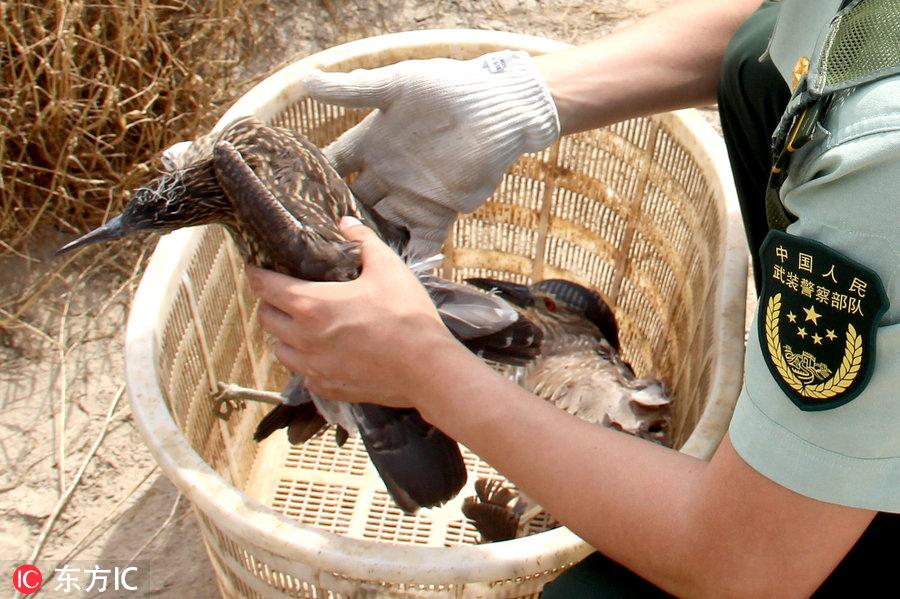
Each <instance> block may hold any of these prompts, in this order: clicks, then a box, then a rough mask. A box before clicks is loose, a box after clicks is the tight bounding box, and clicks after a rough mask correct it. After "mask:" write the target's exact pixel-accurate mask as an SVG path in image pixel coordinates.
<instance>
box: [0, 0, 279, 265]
mask: <svg viewBox="0 0 900 599" xmlns="http://www.w3.org/2000/svg"><path fill="white" fill-rule="evenodd" d="M267 6H268V2H267V0H245V1H240V0H189V1H188V0H119V1H115V0H92V1H89V2H84V1H80V0H74V1H70V0H55V1H54V0H44V1H40V0H18V1H16V0H14V1H0V12H2V20H0V72H2V80H0V246H2V248H0V253H3V252H6V253H8V252H17V251H19V250H20V249H21V247H22V246H23V242H24V240H26V239H27V238H28V236H29V235H31V233H32V231H33V230H34V228H35V227H36V226H37V225H38V224H39V223H42V222H43V223H50V224H52V225H54V226H56V227H58V228H62V229H63V230H66V231H71V232H73V233H74V232H78V231H81V232H83V231H84V230H85V229H87V228H90V227H93V226H96V225H98V224H99V223H100V222H101V221H102V220H103V219H104V218H105V216H106V215H108V214H109V213H111V212H116V211H117V210H118V209H119V208H120V207H121V204H122V203H123V202H124V200H126V199H127V196H126V191H127V190H128V189H131V188H133V187H135V186H136V185H139V184H140V183H142V182H143V180H144V179H146V178H147V176H148V174H149V173H150V172H151V171H152V170H153V169H154V166H155V165H154V163H153V160H154V159H155V157H156V156H157V155H158V153H159V151H160V150H161V149H163V148H165V147H166V146H168V145H169V144H170V143H173V142H174V141H177V140H180V139H189V138H191V137H193V136H194V135H195V134H196V133H197V132H198V131H199V130H201V129H202V128H204V127H208V126H209V125H210V124H211V122H212V121H213V119H214V118H215V116H217V115H218V113H219V112H220V111H221V107H222V106H223V105H224V104H225V103H227V102H228V101H230V100H231V99H233V98H235V97H236V96H237V95H238V94H239V93H240V92H242V91H243V90H244V89H245V87H246V86H245V85H242V82H239V81H236V78H237V76H236V75H235V73H236V72H237V69H235V65H236V64H238V63H239V62H240V60H241V59H242V58H244V57H245V56H246V55H247V54H248V53H249V52H250V51H251V50H252V49H253V44H254V40H255V39H257V37H258V36H259V34H260V33H261V25H260V23H262V22H265V20H266V19H265V18H264V17H265V15H266V14H267V10H266V8H267ZM261 17H263V18H261Z"/></svg>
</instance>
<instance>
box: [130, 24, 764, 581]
mask: <svg viewBox="0 0 900 599" xmlns="http://www.w3.org/2000/svg"><path fill="white" fill-rule="evenodd" d="M564 47H565V45H563V44H560V43H557V42H552V41H549V40H544V39H539V38H535V37H529V36H522V35H514V34H507V33H497V32H488V31H423V32H414V33H402V34H394V35H386V36H381V37H376V38H371V39H367V40H361V41H358V42H353V43H349V44H345V45H342V46H338V47H335V48H332V49H330V50H326V51H324V52H320V53H318V54H315V55H313V56H310V57H308V58H306V59H303V60H301V61H299V62H296V63H294V64H292V65H290V66H288V67H286V68H285V69H283V70H281V71H279V72H278V73H276V74H274V75H272V76H271V77H269V78H268V79H266V80H265V81H263V82H262V83H260V84H259V85H257V86H256V87H255V88H254V89H253V90H251V91H250V92H249V93H248V94H246V95H245V96H244V97H243V98H242V99H241V100H240V101H238V102H237V103H236V104H235V105H234V106H233V107H232V108H231V110H229V111H228V113H227V114H226V115H225V116H224V117H223V118H222V120H221V121H220V123H219V125H217V126H222V125H224V124H225V123H227V122H229V121H230V120H232V119H233V118H235V117H237V116H240V115H247V114H254V115H256V116H257V117H259V118H260V119H262V120H263V121H266V122H273V123H277V124H279V125H282V126H288V127H294V128H297V129H299V130H302V131H303V132H304V133H306V134H307V135H308V136H309V137H310V138H311V139H312V140H313V141H315V142H316V143H318V144H319V145H325V144H326V143H327V142H328V141H330V140H331V139H333V138H334V137H336V136H337V135H338V134H339V133H340V132H342V131H343V130H345V129H347V128H348V127H349V126H351V125H352V124H354V123H355V122H357V121H358V120H359V119H360V118H361V117H362V116H363V115H364V113H362V112H360V111H354V110H344V109H341V108H337V107H334V106H324V105H321V104H318V103H315V102H312V101H310V100H308V99H306V98H305V96H304V92H303V87H302V85H301V84H300V83H299V82H300V81H301V79H302V76H303V74H304V73H306V72H307V71H308V70H309V69H311V68H322V69H326V70H350V69H352V68H358V67H366V68H368V67H376V66H380V65H384V64H389V63H392V62H396V61H399V60H404V59H407V58H429V57H435V56H449V57H455V58H468V57H474V56H477V55H480V54H482V53H484V52H488V51H493V50H497V49H501V48H518V49H524V50H527V51H529V52H531V53H532V54H540V53H543V52H551V51H555V50H559V49H562V48H564ZM445 250H446V251H445V254H446V255H447V262H446V265H445V274H446V275H447V276H452V277H455V278H461V277H464V276H499V277H504V278H507V279H512V280H517V281H528V280H531V279H532V278H548V277H552V276H564V277H567V278H571V279H574V280H578V281H580V282H582V283H584V284H586V285H589V286H592V287H594V288H596V289H598V290H599V291H600V292H601V293H603V294H604V295H605V296H606V297H607V298H609V299H610V300H611V301H613V302H614V304H615V306H616V313H617V317H618V319H619V323H620V327H621V337H622V342H623V345H624V347H625V354H626V357H627V358H628V359H629V360H630V361H631V363H632V364H633V365H634V366H635V368H636V370H637V371H638V373H639V374H648V373H653V374H655V375H657V376H659V377H661V378H662V379H663V380H664V381H665V383H666V385H667V387H668V388H669V390H670V391H671V392H672V394H673V396H674V398H675V436H676V442H677V443H678V445H680V447H681V451H684V452H686V453H689V454H691V455H695V456H699V457H703V458H708V457H709V456H711V455H712V452H713V451H714V450H715V447H716V446H717V445H718V442H719V441H720V440H721V438H722V436H723V434H724V432H725V430H726V428H727V424H728V421H729V419H730V416H731V411H732V409H733V405H734V402H735V400H736V398H737V394H738V391H739V389H740V381H741V371H742V361H743V322H744V297H745V292H746V267H747V261H746V250H745V242H744V236H743V229H742V226H741V222H740V216H739V213H738V208H737V203H736V200H735V198H734V196H733V191H732V182H731V176H730V171H729V168H728V164H727V160H726V158H725V150H724V146H723V144H722V141H721V139H720V138H719V137H718V136H717V135H716V134H715V132H713V131H712V130H711V128H710V127H709V125H708V124H707V123H706V122H705V121H704V120H703V119H702V118H701V117H700V116H699V115H697V114H696V113H695V112H693V111H682V112H678V113H671V114H663V115H658V116H654V117H652V118H644V119H635V120H633V121H628V122H626V123H621V124H618V125H615V126H613V127H610V128H607V129H603V130H599V131H595V132H589V133H585V134H579V135H577V136H571V137H568V138H565V139H564V140H562V142H560V143H559V144H556V145H555V146H554V147H553V148H551V149H549V150H547V151H545V152H542V153H540V154H535V155H529V156H526V157H523V159H522V160H520V161H519V162H518V163H517V164H516V165H514V166H513V167H512V168H511V169H510V172H509V173H508V174H507V175H506V177H505V179H504V182H503V183H502V184H501V187H500V189H499V190H498V192H497V193H496V194H495V196H494V197H493V198H492V199H491V200H490V201H489V202H488V203H487V204H486V205H485V206H484V207H483V208H481V209H479V210H478V211H477V212H476V213H475V214H473V215H469V216H466V217H464V218H462V219H461V220H460V221H459V222H458V223H457V225H456V227H455V229H454V232H453V235H452V236H451V239H449V240H448V242H447V245H446V248H445ZM255 309H256V301H255V299H254V298H253V296H252V293H251V292H250V290H249V288H248V286H247V284H246V281H245V280H244V278H243V265H242V263H241V260H240V258H239V256H238V254H237V252H236V250H235V248H234V246H233V245H232V244H231V242H230V241H229V240H228V238H227V236H226V235H225V234H224V232H223V231H222V230H221V229H219V228H218V227H205V228H197V229H185V230H181V231H177V232H175V233H173V234H171V235H168V236H166V237H165V238H163V239H162V240H161V241H160V243H159V245H158V247H157V249H156V251H155V252H154V255H153V258H152V260H151V261H150V264H149V265H148V268H147V271H146V273H145V274H144V277H143V280H142V281H141V285H140V288H139V290H138V293H137V295H136V297H135V301H134V305H133V307H132V311H131V316H130V318H129V322H128V337H127V342H126V370H127V382H128V391H129V397H130V400H131V404H132V408H133V411H134V415H135V419H136V422H137V424H138V426H139V428H140V430H141V432H142V433H143V435H144V437H145V439H146V441H147V443H148V445H149V446H150V449H151V451H152V452H153V454H154V456H155V458H156V459H157V461H158V462H159V464H160V466H161V468H162V469H163V471H164V472H165V474H166V475H167V476H168V477H169V478H170V479H171V480H172V481H173V482H174V483H175V484H176V485H177V486H178V487H179V489H180V490H181V491H182V492H183V493H184V494H185V495H186V496H187V497H188V498H189V499H190V501H191V502H192V504H193V506H194V508H195V513H196V515H197V517H198V521H199V524H200V529H201V531H202V533H203V537H204V542H205V544H206V547H207V550H208V553H209V556H210V560H211V562H212V565H213V567H214V568H215V570H216V574H217V579H218V582H219V585H220V589H221V591H222V594H223V596H226V597H371V596H383V595H389V596H404V597H405V596H416V597H423V596H424V597H536V596H538V594H539V592H540V590H541V588H542V587H543V585H544V584H545V583H547V582H548V581H550V580H552V579H553V578H554V577H555V576H556V575H557V574H558V573H559V572H560V571H561V570H562V569H564V568H566V567H568V566H570V565H571V564H573V563H575V562H576V561H578V560H580V559H581V558H583V557H584V556H585V555H587V554H588V553H589V552H590V550H591V549H590V547H588V546H587V545H586V544H585V543H584V542H583V541H581V540H580V539H579V538H578V537H576V536H575V535H574V534H572V533H571V532H570V531H568V530H567V529H565V528H557V529H555V530H550V531H547V532H540V533H538V534H533V535H531V536H528V537H525V538H522V539H516V540H514V541H508V542H503V543H494V544H488V545H474V544H472V543H474V542H475V540H476V538H477V537H476V535H475V533H474V530H473V529H472V527H471V525H469V524H468V523H466V522H465V520H464V519H463V517H462V514H461V513H460V510H459V507H460V501H461V498H462V497H463V496H465V495H467V494H471V485H472V483H473V482H474V480H475V478H477V476H480V475H486V474H492V473H494V471H493V469H491V468H490V466H488V465H487V464H485V463H484V462H483V461H481V460H479V459H478V458H477V457H476V456H474V455H473V454H471V453H469V452H466V461H467V466H468V468H469V471H470V480H469V483H468V486H467V487H466V489H464V491H463V493H462V494H461V495H460V498H458V499H456V500H454V501H452V502H450V503H449V504H447V505H446V506H444V507H442V508H440V509H437V510H425V511H422V512H420V513H419V514H416V515H415V516H407V515H403V514H402V513H401V512H400V511H399V510H398V509H397V508H396V507H394V506H393V505H392V504H391V503H390V500H389V498H388V497H387V495H386V493H385V492H384V488H383V486H382V485H381V482H380V480H379V479H378V477H377V475H376V474H375V473H374V470H373V468H372V466H371V464H370V463H369V462H368V460H367V458H366V457H365V453H364V451H363V450H362V448H361V446H360V444H359V443H358V442H355V443H354V442H350V443H348V445H347V446H345V447H344V448H343V449H339V448H337V447H336V446H335V445H334V443H333V440H332V438H331V436H330V435H326V436H325V437H321V438H317V439H315V440H313V441H311V442H308V443H307V444H305V445H304V446H302V447H299V448H290V447H289V445H288V443H287V441H286V439H285V435H279V434H276V435H273V437H272V438H271V439H269V440H267V441H266V442H264V443H262V444H260V445H257V444H255V443H254V442H253V441H252V433H253V429H254V428H255V425H256V423H257V422H258V421H259V419H260V418H261V417H262V415H263V414H264V413H265V411H266V408H265V407H263V406H252V407H248V408H246V409H244V410H240V411H237V412H235V413H232V414H231V415H230V416H229V418H228V419H227V420H226V419H221V418H218V417H217V416H216V415H215V413H214V410H213V407H212V402H211V396H212V393H213V390H214V389H215V383H216V381H217V380H222V381H231V382H237V383H240V384H245V385H251V386H257V387H267V388H276V389H277V388H278V387H279V385H280V384H281V383H283V381H284V378H285V373H284V371H283V370H282V369H281V368H280V367H278V366H277V364H275V363H274V361H273V359H272V357H271V355H270V354H269V353H268V352H267V351H266V348H265V342H264V336H263V334H262V331H261V330H260V329H259V327H258V325H257V323H256V319H255ZM545 522H546V520H540V519H539V520H538V522H537V524H536V525H535V526H536V528H537V529H538V530H539V529H540V527H541V526H542V523H545Z"/></svg>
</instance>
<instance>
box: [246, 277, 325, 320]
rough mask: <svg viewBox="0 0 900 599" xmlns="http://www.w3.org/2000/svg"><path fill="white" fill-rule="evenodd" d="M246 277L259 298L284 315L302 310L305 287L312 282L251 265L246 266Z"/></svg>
mask: <svg viewBox="0 0 900 599" xmlns="http://www.w3.org/2000/svg"><path fill="white" fill-rule="evenodd" d="M247 279H248V280H249V281H250V287H251V288H252V289H253V291H254V293H256V295H258V296H259V298H260V299H261V300H263V301H264V302H266V303H268V304H271V305H272V306H274V307H275V308H277V309H279V310H281V311H282V312H284V313H285V314H286V315H287V314H291V315H293V314H296V313H297V312H302V311H304V308H305V307H306V305H305V300H306V296H307V294H306V291H307V288H308V287H309V286H310V285H313V284H314V283H309V282H307V281H301V280H300V279H295V278H293V277H289V276H287V275H283V274H280V273H277V272H273V271H271V270H263V269H261V268H254V267H252V266H251V267H248V268H247Z"/></svg>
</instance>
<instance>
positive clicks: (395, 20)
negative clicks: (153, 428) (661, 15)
mask: <svg viewBox="0 0 900 599" xmlns="http://www.w3.org/2000/svg"><path fill="white" fill-rule="evenodd" d="M670 1H671V0H599V1H593V2H582V1H580V0H490V1H478V2H476V1H470V0H434V1H423V0H360V1H358V2H348V1H343V0H318V1H307V0H296V1H289V0H274V1H273V4H272V11H273V12H272V13H271V14H270V15H269V18H272V19H273V22H275V23H277V26H276V27H274V28H273V29H272V31H271V32H270V33H269V35H268V36H267V38H266V39H265V40H264V42H263V43H262V44H261V45H260V49H259V53H258V55H257V56H256V57H255V58H254V59H253V60H252V61H251V62H250V63H249V64H248V65H246V69H247V72H248V74H258V73H263V72H267V71H269V70H271V68H272V67H273V66H274V65H277V64H282V63H285V62H288V61H290V59H292V58H294V57H300V56H304V55H308V54H310V53H312V52H315V51H318V50H320V49H323V48H326V47H330V46H333V45H335V44H338V43H342V42H346V41H350V40H353V39H358V38H361V37H367V36H371V35H376V34H379V33H385V32H394V31H403V30H410V29H428V28H457V27H462V28H477V29H497V30H507V31H516V32H523V33H530V34H534V35H540V36H545V37H550V38H555V39H560V40H564V41H568V42H580V41H587V40H589V39H592V38H595V37H598V36H600V35H602V34H603V33H605V32H608V31H610V30H612V29H614V28H616V27H620V26H622V25H623V24H626V23H628V22H630V21H633V20H634V19H636V18H638V17H640V16H641V15H643V14H646V13H648V12H651V11H653V10H655V9H657V8H658V7H660V6H663V5H666V4H668V3H669V2H670ZM707 114H708V115H710V118H711V119H714V118H715V115H714V112H712V111H707ZM70 238H71V234H63V233H60V232H58V231H54V230H50V229H47V230H43V231H41V232H40V233H39V234H38V235H36V236H35V238H34V239H33V240H32V243H31V246H30V247H28V248H26V251H25V254H27V256H28V258H24V257H19V256H14V255H9V254H7V256H6V257H3V258H0V281H2V283H0V300H2V301H0V306H4V307H5V308H4V310H3V311H2V312H0V365H2V367H0V460H2V469H0V563H2V566H3V568H2V569H3V572H2V574H0V576H2V580H0V596H2V597H6V596H12V594H13V593H12V589H11V588H10V586H9V580H10V578H9V577H10V575H11V571H12V570H13V568H15V566H17V565H18V564H20V563H22V562H23V561H32V562H34V560H35V557H36V558H37V560H36V563H37V564H38V565H39V566H40V567H41V569H42V570H43V572H44V576H45V585H46V586H45V587H44V590H42V591H41V593H40V594H41V595H42V596H47V597H79V596H80V597H92V596H103V597H117V596H131V597H134V596H142V597H157V596H158V597H196V598H198V599H202V598H206V597H216V596H218V589H217V587H216V584H215V579H214V575H213V572H212V569H211V567H210V565H209V563H208V560H207V557H206V554H205V550H204V548H203V545H202V542H201V540H200V536H199V531H198V529H197V526H196V524H195V522H194V519H193V517H192V514H191V510H190V508H189V506H188V504H187V501H186V500H184V499H183V498H182V497H180V495H179V493H178V492H177V490H176V489H175V488H174V487H173V485H172V484H171V483H170V482H169V481H168V480H167V479H166V478H165V477H163V476H162V475H161V474H160V472H159V470H158V469H157V467H156V465H155V463H154V461H153V459H152V458H151V457H150V455H149V453H148V451H147V449H146V448H145V446H144V443H143V440H142V439H141V436H140V434H139V433H138V431H137V430H136V428H135V426H134V424H133V422H132V419H131V415H130V410H129V407H128V402H127V398H126V397H125V396H124V375H123V372H124V367H123V363H122V361H123V355H124V354H123V341H124V339H123V336H124V322H125V318H126V316H127V306H128V305H129V302H130V298H131V296H132V294H133V291H134V289H135V288H136V285H137V282H138V276H139V273H140V266H141V264H143V263H144V261H145V259H146V255H147V254H149V250H150V249H152V242H147V241H145V242H143V243H141V242H138V243H134V244H132V245H131V246H130V247H128V248H124V249H123V248H122V247H119V248H116V249H114V250H110V249H92V250H89V251H85V252H82V253H80V254H78V255H77V256H76V257H75V259H74V260H72V259H69V260H72V261H71V262H67V261H66V260H65V259H56V258H54V257H53V255H52V251H53V249H55V248H56V247H58V246H59V245H61V244H62V243H63V242H64V241H67V240H68V239H70ZM66 498H68V501H66ZM63 564H69V565H70V566H73V567H77V568H80V569H82V570H84V569H87V568H91V567H93V566H94V565H95V564H99V565H100V566H101V567H104V568H112V567H113V566H119V567H123V566H124V565H126V564H131V565H133V566H135V567H137V568H138V574H137V576H136V578H134V579H133V580H132V581H134V580H136V581H137V582H138V586H139V588H140V590H139V591H138V592H136V593H129V592H126V591H119V592H116V591H106V592H104V593H99V594H98V593H96V590H95V591H91V592H88V591H84V590H82V591H80V592H79V591H74V589H73V590H72V592H69V593H65V592H63V590H62V589H60V590H58V591H55V590H54V586H56V582H57V581H56V580H55V578H56V577H55V576H54V575H53V572H54V569H55V568H56V567H61V566H62V565H63ZM51 579H52V580H51ZM86 584H87V579H86V578H83V579H82V584H81V586H86Z"/></svg>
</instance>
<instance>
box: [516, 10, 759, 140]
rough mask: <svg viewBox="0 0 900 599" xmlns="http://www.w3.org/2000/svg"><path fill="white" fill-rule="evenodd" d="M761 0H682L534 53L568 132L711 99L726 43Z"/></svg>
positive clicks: (697, 104)
mask: <svg viewBox="0 0 900 599" xmlns="http://www.w3.org/2000/svg"><path fill="white" fill-rule="evenodd" d="M759 5H760V0H733V1H731V2H710V1H709V0H682V1H680V2H675V3H673V4H671V5H670V6H668V7H666V8H664V9H663V10H661V11H659V12H656V13H653V14H651V15H649V16H647V17H645V18H644V19H641V20H639V21H637V22H636V23H634V24H633V25H630V26H628V27H626V28H623V29H621V30H619V31H616V32H614V33H612V34H610V35H607V36H605V37H603V38H600V39H598V40H596V41H593V42H590V43H587V44H583V45H579V46H576V47H573V48H571V49H568V50H563V51H561V52H554V53H552V54H544V55H541V56H537V57H535V59H534V61H535V64H536V65H537V67H538V71H539V72H540V74H541V76H542V77H543V79H544V81H546V83H547V85H548V87H549V88H550V92H551V94H552V95H553V98H554V100H555V101H556V107H557V109H558V111H559V118H560V124H561V130H562V133H563V134H567V133H574V132H576V131H584V130H587V129H594V128H597V127H601V126H604V125H609V124H611V123H615V122H618V121H622V120H625V119H628V118H632V117H636V116H641V115H647V114H654V113H658V112H664V111H667V110H674V109H677V108H686V107H691V106H701V105H708V104H714V103H715V98H716V83H717V81H718V79H719V72H720V67H721V63H722V58H723V56H724V55H725V49H726V47H727V46H728V42H729V41H730V39H731V37H732V35H733V34H734V32H735V30H736V29H737V27H738V26H739V25H740V24H741V23H742V22H743V21H744V20H745V19H746V18H747V17H749V16H750V14H751V13H752V12H753V11H754V10H756V9H757V8H758V7H759Z"/></svg>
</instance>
